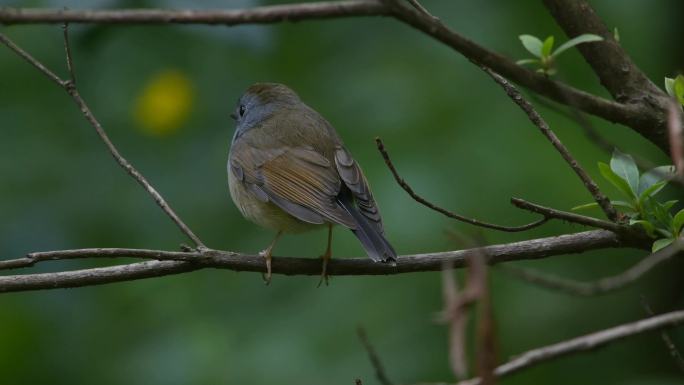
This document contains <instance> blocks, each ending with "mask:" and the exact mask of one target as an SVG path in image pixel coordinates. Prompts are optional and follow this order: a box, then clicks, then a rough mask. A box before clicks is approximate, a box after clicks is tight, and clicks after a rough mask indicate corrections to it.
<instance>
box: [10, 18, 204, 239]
mask: <svg viewBox="0 0 684 385" xmlns="http://www.w3.org/2000/svg"><path fill="white" fill-rule="evenodd" d="M67 29H68V28H67V26H65V27H64V39H65V40H64V47H65V51H66V60H67V66H68V67H69V70H70V72H71V71H73V60H72V58H71V50H70V48H69V40H68V37H69V35H68V31H67ZM0 42H2V43H3V44H5V45H6V46H7V47H9V48H10V49H11V50H12V51H14V52H15V53H16V54H18V55H19V56H20V57H22V58H23V59H24V60H26V61H27V62H29V63H30V64H31V65H33V66H34V67H36V68H37V69H38V70H39V71H40V72H42V73H43V74H44V75H46V76H47V77H48V78H49V79H50V80H52V81H53V82H55V83H56V84H58V85H59V86H60V87H62V88H63V89H64V90H65V91H66V92H67V93H68V94H69V95H70V96H71V98H72V99H73V100H74V102H75V103H76V105H77V106H78V108H79V110H80V111H81V113H82V114H83V116H84V117H85V118H86V120H87V121H88V123H90V125H91V126H92V127H93V128H94V129H95V131H96V132H97V134H98V136H99V137H100V139H102V141H103V142H104V143H105V145H106V146H107V148H108V149H109V152H110V153H111V154H112V156H113V157H114V159H115V160H116V162H117V163H118V164H119V165H120V166H121V167H122V168H123V169H124V170H125V171H126V172H127V173H128V175H130V176H131V177H133V178H134V179H135V180H136V181H137V182H138V183H139V184H140V185H141V186H143V188H144V189H145V190H146V191H147V192H148V193H149V194H150V195H151V196H152V198H153V199H154V201H155V202H157V205H158V206H159V207H161V209H162V210H163V211H164V212H165V213H166V215H168V216H169V217H170V218H171V220H173V221H174V222H175V223H176V225H177V226H178V227H179V228H180V230H181V231H182V232H183V233H184V234H185V235H187V236H188V238H190V239H191V240H192V241H193V242H194V243H195V245H196V246H197V247H199V248H206V246H205V245H204V243H203V242H202V241H201V240H200V239H199V238H198V237H197V236H196V235H195V234H194V233H193V232H192V230H190V228H189V227H188V226H187V225H186V224H185V223H184V222H183V221H182V220H181V219H180V218H179V217H178V215H176V213H175V212H174V211H173V209H172V208H171V206H169V204H168V203H166V200H164V198H163V197H162V196H161V194H159V193H158V192H157V190H155V188H154V187H152V185H151V184H150V183H149V182H148V181H147V179H145V177H144V176H143V175H142V174H141V173H140V172H139V171H138V170H137V169H135V168H134V167H133V165H132V164H130V163H129V162H128V161H127V160H126V159H125V158H124V157H123V156H121V154H120V153H119V151H118V150H117V149H116V147H115V146H114V144H113V143H112V141H111V140H110V139H109V136H107V133H106V132H105V131H104V128H102V125H101V124H100V122H99V121H98V120H97V119H96V118H95V116H94V115H93V113H92V112H91V110H90V108H89V107H88V105H87V104H86V102H85V100H83V98H82V97H81V95H80V94H79V92H78V89H77V88H76V84H75V79H76V77H75V76H74V75H73V73H72V78H71V79H70V80H63V79H61V78H60V77H59V76H57V75H55V74H54V72H52V71H50V70H49V69H48V68H47V67H45V66H44V65H43V64H41V63H40V62H39V61H38V60H36V59H35V58H34V57H33V56H31V55H30V54H29V53H27V52H26V51H24V50H23V49H21V48H20V47H19V46H17V45H16V44H14V42H12V41H11V40H10V39H9V38H8V37H7V36H5V35H3V34H2V33H0Z"/></svg>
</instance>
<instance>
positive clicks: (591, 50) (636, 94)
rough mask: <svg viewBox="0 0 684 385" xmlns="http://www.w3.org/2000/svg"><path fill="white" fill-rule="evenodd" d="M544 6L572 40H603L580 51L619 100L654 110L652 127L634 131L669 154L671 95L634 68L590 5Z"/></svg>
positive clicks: (560, 1)
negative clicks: (582, 36) (590, 37)
mask: <svg viewBox="0 0 684 385" xmlns="http://www.w3.org/2000/svg"><path fill="white" fill-rule="evenodd" d="M544 5H545V6H546V8H547V9H548V10H549V12H550V13H551V15H552V16H553V18H554V19H555V20H556V21H557V22H558V24H559V25H560V27H561V28H562V29H563V30H564V31H565V34H566V35H568V37H574V36H577V35H580V34H583V33H592V34H595V35H599V36H601V37H603V39H604V40H603V41H602V42H597V43H595V44H580V45H578V46H577V48H578V49H579V51H580V53H581V54H582V56H584V59H585V60H586V61H587V63H589V65H590V66H591V67H592V69H593V70H594V72H595V73H596V75H598V77H599V79H600V81H601V84H602V85H603V86H604V87H605V88H606V89H607V90H608V92H610V94H611V95H612V96H613V98H615V100H617V101H618V102H621V103H624V104H625V105H629V106H635V108H639V107H638V106H641V108H642V109H648V110H650V112H649V113H648V114H649V119H650V120H651V124H643V123H639V124H635V125H631V127H633V128H635V129H636V130H637V131H638V132H639V133H640V134H641V135H643V136H644V137H646V138H647V139H649V140H650V141H651V142H653V143H655V144H656V145H658V146H659V147H660V148H661V149H662V150H663V151H665V152H667V150H668V144H667V114H666V111H667V99H668V98H667V95H665V93H664V92H663V91H662V90H660V89H659V88H658V87H657V86H656V85H655V84H653V82H651V81H650V79H649V78H648V77H647V76H646V74H644V73H643V72H642V71H641V69H639V67H638V66H637V65H636V64H634V62H633V61H632V59H631V58H630V57H629V55H627V53H626V52H625V51H624V50H623V49H622V47H621V46H620V44H619V43H618V42H617V41H615V39H614V38H613V34H612V33H611V31H609V30H608V28H607V27H606V25H605V24H604V23H603V21H602V20H601V18H600V17H599V16H598V15H597V14H596V12H595V11H594V9H593V8H592V7H591V5H589V3H588V2H587V1H585V0H544ZM644 123H645V122H644Z"/></svg>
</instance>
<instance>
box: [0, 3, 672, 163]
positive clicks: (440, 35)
mask: <svg viewBox="0 0 684 385" xmlns="http://www.w3.org/2000/svg"><path fill="white" fill-rule="evenodd" d="M409 1H412V2H413V0H409ZM419 9H420V8H419ZM359 16H393V17H395V18H397V19H398V20H400V21H402V22H404V23H406V24H408V25H410V26H412V27H414V28H416V29H418V30H420V31H422V32H424V33H425V34H427V35H429V36H431V37H433V38H435V39H436V40H438V41H440V42H442V43H444V44H445V45H447V46H449V47H451V48H453V49H454V50H456V51H457V52H459V53H461V54H462V55H464V56H465V57H467V58H468V59H470V60H471V61H474V62H476V63H480V64H482V65H486V66H488V67H490V68H492V69H494V70H495V71H497V72H499V73H501V74H503V75H504V76H507V77H509V78H510V79H513V80H514V81H515V82H517V83H518V84H520V85H522V86H524V87H527V88H529V89H531V90H534V91H535V92H538V93H540V94H541V95H544V96H547V97H549V98H551V99H553V100H556V101H558V102H560V103H563V104H571V105H574V106H576V107H577V108H579V109H581V110H583V111H586V112H588V113H591V114H594V115H596V116H600V117H602V118H604V119H607V120H609V121H611V122H617V123H621V124H624V125H626V126H628V127H632V128H633V129H635V130H637V131H639V132H640V133H642V135H644V136H645V137H646V138H647V139H648V140H650V141H652V142H653V143H655V144H656V145H658V146H659V147H660V148H661V149H663V150H664V151H666V150H667V138H666V137H665V135H662V134H664V133H665V129H666V128H665V119H664V118H663V117H662V114H660V113H658V111H656V112H654V111H652V110H651V109H650V108H648V107H647V106H643V105H637V104H630V105H626V104H621V103H617V102H614V101H610V100H606V99H604V98H601V97H598V96H594V95H591V94H589V93H586V92H584V91H581V90H578V89H576V88H573V87H570V86H568V85H566V84H563V83H560V82H557V81H554V80H550V79H549V78H547V77H545V76H543V75H541V74H538V73H535V72H534V71H532V70H529V69H527V68H523V67H521V66H519V65H517V64H515V63H514V62H513V61H512V60H510V59H508V58H506V57H504V56H502V55H500V54H497V53H495V52H492V51H490V50H488V49H486V48H484V47H482V46H480V45H478V44H476V43H474V42H472V41H471V40H468V39H467V38H465V37H463V36H461V35H459V34H457V33H456V32H454V31H452V30H451V29H449V28H448V27H446V26H445V25H444V24H442V23H441V21H439V19H437V18H435V17H433V16H431V15H429V14H426V13H425V12H423V11H421V10H417V9H414V8H411V7H408V6H404V5H402V4H400V3H399V1H397V0H382V1H376V0H365V1H364V0H352V1H336V2H317V3H304V4H286V5H275V6H264V7H256V8H253V9H245V10H205V11H195V10H158V9H120V10H58V9H13V8H0V24H19V23H64V22H70V23H100V24H168V23H186V24H189V23H194V24H222V25H237V24H259V23H277V22H283V21H299V20H308V19H324V18H343V17H359ZM616 72H617V71H616Z"/></svg>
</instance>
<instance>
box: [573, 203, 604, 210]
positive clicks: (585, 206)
mask: <svg viewBox="0 0 684 385" xmlns="http://www.w3.org/2000/svg"><path fill="white" fill-rule="evenodd" d="M596 207H598V203H596V202H591V203H586V204H583V205H579V206H575V207H573V208H571V209H570V210H572V211H578V210H587V209H593V208H596Z"/></svg>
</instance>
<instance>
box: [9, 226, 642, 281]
mask: <svg viewBox="0 0 684 385" xmlns="http://www.w3.org/2000/svg"><path fill="white" fill-rule="evenodd" d="M614 247H616V248H617V247H620V248H625V247H632V248H642V247H647V245H643V244H639V243H632V240H631V239H628V238H625V239H622V238H620V237H619V236H617V235H615V234H614V233H612V232H609V231H604V230H595V231H586V232H582V233H577V234H566V235H559V236H555V237H548V238H539V239H533V240H527V241H521V242H513V243H507V244H501V245H492V246H486V247H483V248H481V250H482V251H481V252H484V253H486V255H487V258H488V260H487V263H489V264H497V263H501V262H508V261H516V260H526V259H539V258H547V257H550V256H554V255H563V254H574V253H582V252H586V251H590V250H599V249H605V248H614ZM471 253H473V251H472V250H457V251H447V252H440V253H426V254H414V255H406V256H401V257H399V258H398V260H397V265H396V266H391V265H389V264H382V263H375V262H373V261H371V260H369V259H368V258H353V259H340V258H335V259H333V260H331V261H330V262H329V264H328V274H329V275H389V274H403V273H412V272H424V271H439V270H441V269H442V265H443V264H444V263H445V262H453V265H454V267H456V268H462V267H463V266H464V265H465V258H466V256H468V255H469V254H471ZM80 258H142V259H151V260H153V261H147V262H139V263H131V264H126V265H119V266H111V267H101V268H94V269H82V270H75V271H65V272H57V273H40V274H23V275H7V276H0V293H1V292H14V291H29V290H43V289H56V288H67V287H82V286H93V285H102V284H105V283H112V282H122V281H133V280H137V279H143V278H151V277H160V276H165V275H172V274H180V273H185V272H190V271H194V270H199V269H203V268H217V269H228V270H233V271H251V272H262V273H263V272H265V271H266V267H265V265H264V260H263V257H261V256H259V255H246V254H239V253H232V252H226V251H218V250H202V251H193V252H187V251H185V252H182V251H181V252H177V251H162V250H144V249H122V248H113V249H112V248H110V249H79V250H59V251H48V252H41V253H32V254H29V256H27V257H24V258H18V259H14V260H5V261H3V262H2V263H3V265H2V268H4V269H9V268H19V267H28V266H33V265H34V264H36V263H38V262H40V261H46V260H63V259H80ZM272 264H273V266H272V267H273V273H274V274H285V275H320V274H321V263H320V261H319V260H318V259H316V258H292V257H288V258H284V257H273V262H272Z"/></svg>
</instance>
